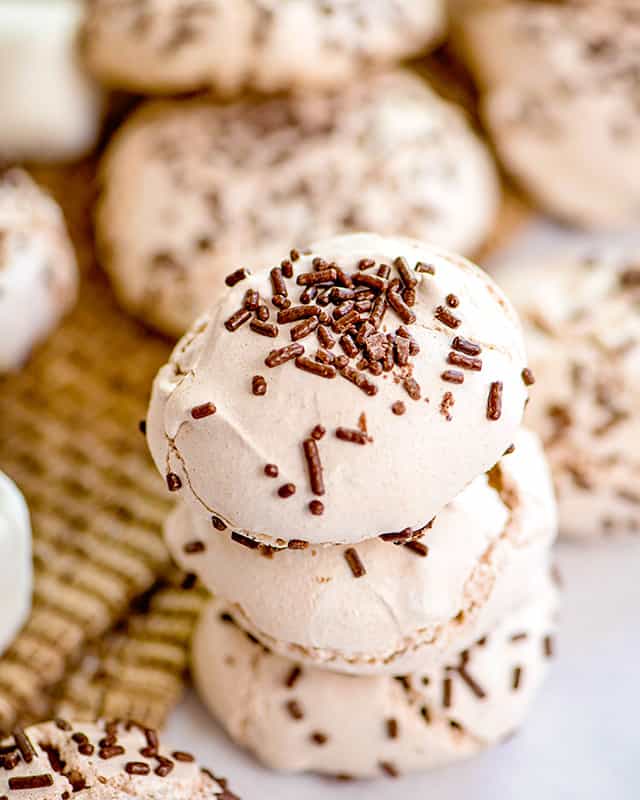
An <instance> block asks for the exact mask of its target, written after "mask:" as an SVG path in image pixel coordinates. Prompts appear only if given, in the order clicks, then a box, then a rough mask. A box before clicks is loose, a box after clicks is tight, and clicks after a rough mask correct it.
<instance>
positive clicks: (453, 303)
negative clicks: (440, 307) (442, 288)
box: [446, 294, 460, 308]
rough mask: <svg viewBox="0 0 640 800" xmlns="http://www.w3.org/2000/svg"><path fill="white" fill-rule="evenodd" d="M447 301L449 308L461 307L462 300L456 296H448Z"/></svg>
mask: <svg viewBox="0 0 640 800" xmlns="http://www.w3.org/2000/svg"><path fill="white" fill-rule="evenodd" d="M446 299H447V305H448V306H449V308H457V307H458V306H459V305H460V299H459V298H458V297H457V296H456V295H455V294H448V295H447V298H446Z"/></svg>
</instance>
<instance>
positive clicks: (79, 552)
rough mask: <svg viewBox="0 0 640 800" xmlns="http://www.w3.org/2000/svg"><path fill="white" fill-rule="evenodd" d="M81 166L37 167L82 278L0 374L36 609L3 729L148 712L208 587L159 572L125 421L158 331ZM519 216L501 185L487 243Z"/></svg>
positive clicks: (6, 676) (2, 698) (163, 709)
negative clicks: (126, 279) (113, 252)
mask: <svg viewBox="0 0 640 800" xmlns="http://www.w3.org/2000/svg"><path fill="white" fill-rule="evenodd" d="M94 166H95V165H94V164H93V163H83V164H80V165H77V166H74V167H69V168H65V169H58V170H49V171H42V170H40V171H36V172H35V176H36V178H37V179H38V180H40V181H41V182H42V183H44V184H45V185H46V186H48V187H49V189H50V190H51V191H52V193H53V194H54V195H55V197H56V198H57V199H58V201H59V202H60V203H61V205H62V206H63V208H64V211H65V214H66V216H67V221H68V224H69V228H70V231H71V233H72V236H73V239H74V242H75V244H76V248H77V251H78V256H79V261H80V265H81V270H82V287H81V292H80V297H79V301H78V304H77V306H76V308H75V311H74V312H73V313H72V314H71V315H70V316H69V317H68V318H67V319H66V321H65V322H64V324H63V325H62V326H61V327H60V328H59V329H58V330H57V331H56V332H55V334H54V335H53V336H52V337H51V338H50V340H49V341H48V342H47V343H46V344H45V345H43V346H42V347H40V348H38V350H37V352H36V353H35V354H34V356H33V358H32V360H31V361H30V363H29V364H28V366H27V367H26V368H25V369H24V370H23V371H22V372H20V373H18V374H16V375H12V376H10V377H6V378H3V379H0V469H2V470H3V471H5V472H6V473H8V474H9V475H10V476H11V477H12V478H13V479H14V480H15V481H16V483H17V484H18V485H19V486H20V488H21V489H22V491H23V492H24V494H25V496H26V498H27V501H28V503H29V507H30V509H31V515H32V523H33V534H34V563H35V593H34V604H33V612H32V614H31V617H30V619H29V620H28V622H27V624H26V626H25V628H24V629H23V631H22V633H21V634H20V635H19V636H18V638H17V639H16V641H15V642H14V644H13V646H12V647H11V648H10V650H9V651H8V652H7V653H6V654H5V655H4V657H3V658H2V659H0V730H2V729H5V730H6V729H8V728H10V727H11V726H12V725H14V724H15V722H16V721H18V720H19V721H30V720H35V719H41V718H44V717H46V716H48V715H49V714H51V713H52V711H59V712H61V713H65V714H68V715H70V716H76V717H84V718H89V717H93V716H99V715H106V716H132V717H134V718H136V719H139V720H140V721H141V722H146V723H148V724H150V725H159V724H161V723H162V721H163V720H164V718H165V716H166V714H167V713H168V711H169V710H170V709H171V707H172V706H173V705H174V704H175V702H177V700H178V698H179V697H180V693H181V689H182V685H183V680H184V676H185V673H186V665H187V651H188V641H189V637H190V634H191V630H192V628H193V624H194V622H195V620H196V619H197V616H198V612H199V609H200V607H201V606H202V603H203V601H204V597H205V593H204V592H203V591H202V590H201V589H199V588H198V587H195V588H190V589H182V588H181V582H182V578H181V577H178V576H176V575H175V574H174V575H172V576H171V575H170V569H169V558H168V554H167V551H166V549H165V546H164V544H163V542H162V538H161V525H162V521H163V519H164V517H165V515H166V513H167V510H168V507H169V501H168V498H167V495H166V492H165V488H164V485H163V483H162V481H161V480H160V478H159V476H158V475H157V474H156V472H155V470H154V468H153V466H152V464H151V461H150V458H149V456H148V454H147V450H146V446H145V441H144V437H143V436H142V435H141V434H140V433H139V431H138V422H139V420H140V419H142V418H143V417H144V415H145V411H146V406H147V401H148V394H149V387H150V384H151V381H152V379H153V376H154V374H155V372H156V370H157V369H158V367H159V366H160V365H161V364H162V363H163V362H164V361H165V360H166V358H167V356H168V354H169V351H170V348H171V343H170V342H168V341H165V340H163V339H162V338H159V337H157V336H155V335H153V334H151V333H150V332H148V331H146V330H145V329H144V328H143V327H142V326H141V325H139V324H138V323H136V322H135V321H133V320H131V319H130V318H128V317H127V316H126V315H125V314H124V313H122V312H121V311H120V310H119V309H118V308H117V306H116V305H115V302H114V300H113V297H112V295H111V292H110V289H109V286H108V283H107V281H106V279H105V277H104V276H103V274H102V273H101V272H100V270H99V269H98V267H97V265H96V263H95V259H94V253H93V247H92V237H91V234H90V230H91V226H90V208H91V203H92V194H93V176H94V171H95V170H94ZM525 216H526V211H525V210H524V207H523V206H522V204H521V203H520V202H519V201H515V200H514V199H513V198H512V197H509V199H508V201H507V202H506V204H505V210H504V214H503V217H502V220H501V224H500V227H499V230H498V231H496V235H495V236H494V237H493V241H492V243H491V246H492V247H495V246H496V245H497V244H498V243H500V242H502V241H504V240H505V238H506V237H508V236H509V235H511V234H512V233H513V231H514V230H515V229H516V228H517V227H518V225H519V224H520V223H521V221H522V220H523V218H524V217H525ZM167 576H169V577H168V578H167ZM159 579H166V580H168V581H169V582H168V584H166V583H165V584H164V585H162V584H161V585H160V586H157V583H158V581H159ZM154 586H157V588H156V590H155V592H153V593H152V594H150V595H149V594H147V593H149V592H150V590H152V588H153V587H154ZM140 596H143V597H144V598H145V599H146V607H145V609H144V610H143V612H141V611H138V612H137V613H136V612H132V602H133V601H134V599H135V598H139V597H140ZM108 632H109V635H107V633H108Z"/></svg>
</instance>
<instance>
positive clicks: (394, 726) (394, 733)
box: [387, 719, 398, 739]
mask: <svg viewBox="0 0 640 800" xmlns="http://www.w3.org/2000/svg"><path fill="white" fill-rule="evenodd" d="M387 736H388V737H389V738H390V739H397V738H398V720H397V719H388V720H387Z"/></svg>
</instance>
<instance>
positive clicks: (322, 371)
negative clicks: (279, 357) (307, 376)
mask: <svg viewBox="0 0 640 800" xmlns="http://www.w3.org/2000/svg"><path fill="white" fill-rule="evenodd" d="M296 367H298V369H302V370H304V371H305V372H311V373H313V374H314V375H318V376H319V377H321V378H328V379H331V378H335V377H336V375H337V374H338V372H337V370H336V368H335V367H334V366H332V365H331V364H323V363H322V362H320V361H314V360H313V359H312V358H309V357H308V356H298V358H296Z"/></svg>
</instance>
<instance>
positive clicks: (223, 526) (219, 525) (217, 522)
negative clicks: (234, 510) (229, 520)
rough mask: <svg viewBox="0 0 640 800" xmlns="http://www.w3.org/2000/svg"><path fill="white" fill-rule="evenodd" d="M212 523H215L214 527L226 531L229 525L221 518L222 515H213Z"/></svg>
mask: <svg viewBox="0 0 640 800" xmlns="http://www.w3.org/2000/svg"><path fill="white" fill-rule="evenodd" d="M211 524H212V525H213V527H214V528H215V529H216V530H217V531H226V529H227V526H226V524H225V523H224V521H223V520H221V519H220V517H216V516H215V515H213V516H212V517H211Z"/></svg>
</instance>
